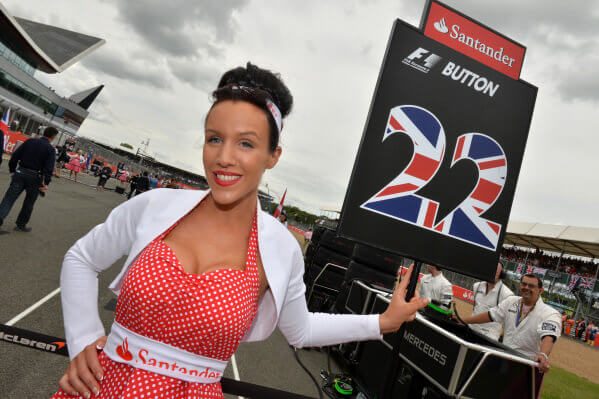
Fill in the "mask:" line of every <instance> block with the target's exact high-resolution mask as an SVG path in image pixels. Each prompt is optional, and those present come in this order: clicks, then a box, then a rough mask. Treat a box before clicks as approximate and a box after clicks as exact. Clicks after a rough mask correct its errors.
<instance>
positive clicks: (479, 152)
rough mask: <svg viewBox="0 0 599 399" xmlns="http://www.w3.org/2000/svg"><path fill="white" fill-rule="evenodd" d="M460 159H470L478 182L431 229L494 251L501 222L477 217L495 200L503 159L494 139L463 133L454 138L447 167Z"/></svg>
mask: <svg viewBox="0 0 599 399" xmlns="http://www.w3.org/2000/svg"><path fill="white" fill-rule="evenodd" d="M463 159H469V160H471V161H472V162H474V163H475V164H476V166H477V168H478V181H477V183H476V186H475V187H474V189H473V190H472V192H471V193H470V194H469V195H468V197H466V199H465V200H464V201H463V202H462V203H461V204H460V205H459V206H458V207H457V208H456V209H454V210H453V211H452V212H450V213H449V214H448V215H447V216H446V217H445V218H444V219H443V220H442V221H441V222H439V224H437V225H436V226H435V230H437V231H439V232H442V233H444V234H447V235H449V236H452V237H455V238H458V239H460V240H462V241H466V242H469V243H472V244H475V245H478V246H481V247H483V248H487V249H491V250H493V251H494V250H495V249H496V248H497V242H498V241H499V234H500V232H501V225H500V224H498V223H495V222H492V221H490V220H487V219H484V218H483V217H481V214H483V213H484V212H486V211H487V210H488V209H489V208H490V207H491V206H492V205H493V204H494V203H495V201H496V200H497V198H498V197H499V195H500V194H501V191H502V190H503V186H504V184H505V178H506V175H507V160H506V157H505V154H504V152H503V149H502V148H501V146H500V145H499V143H497V142H496V141H495V140H493V139H492V138H491V137H489V136H487V135H484V134H482V133H466V134H463V135H461V136H460V137H459V138H458V141H457V145H456V148H455V151H454V154H453V161H452V163H451V166H453V165H455V164H456V162H459V161H461V160H463Z"/></svg>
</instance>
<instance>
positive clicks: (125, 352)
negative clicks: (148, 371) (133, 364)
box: [116, 338, 133, 362]
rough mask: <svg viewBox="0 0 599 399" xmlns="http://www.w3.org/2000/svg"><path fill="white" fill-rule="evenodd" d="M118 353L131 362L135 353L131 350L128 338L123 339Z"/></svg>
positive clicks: (117, 349)
mask: <svg viewBox="0 0 599 399" xmlns="http://www.w3.org/2000/svg"><path fill="white" fill-rule="evenodd" d="M116 354H117V355H119V357H120V358H121V359H123V360H124V361H126V362H130V361H131V360H133V355H132V354H131V352H129V343H128V342H127V338H125V339H124V340H123V343H122V344H120V345H119V346H117V348H116Z"/></svg>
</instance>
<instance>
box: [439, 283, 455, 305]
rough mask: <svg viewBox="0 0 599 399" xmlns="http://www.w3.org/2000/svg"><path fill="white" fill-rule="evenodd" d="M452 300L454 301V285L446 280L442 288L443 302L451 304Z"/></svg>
mask: <svg viewBox="0 0 599 399" xmlns="http://www.w3.org/2000/svg"><path fill="white" fill-rule="evenodd" d="M451 301H453V286H452V285H451V283H450V282H449V281H446V282H445V283H444V284H443V287H442V289H441V302H442V303H444V304H446V305H449V304H450V303H451Z"/></svg>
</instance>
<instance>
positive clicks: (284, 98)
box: [212, 62, 293, 152]
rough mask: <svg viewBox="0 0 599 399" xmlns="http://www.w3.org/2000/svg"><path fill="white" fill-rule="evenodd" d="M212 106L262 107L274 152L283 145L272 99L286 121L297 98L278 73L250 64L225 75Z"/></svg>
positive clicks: (221, 79) (219, 84)
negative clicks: (229, 103) (270, 104)
mask: <svg viewBox="0 0 599 399" xmlns="http://www.w3.org/2000/svg"><path fill="white" fill-rule="evenodd" d="M212 100H213V101H214V102H213V104H212V106H213V107H214V105H216V104H218V103H219V102H221V101H225V100H233V101H236V100H238V101H247V102H249V103H252V104H254V105H256V106H257V107H259V108H261V109H262V110H263V111H264V112H265V113H266V117H267V119H268V126H269V133H270V134H269V137H270V139H269V149H270V152H273V151H274V150H275V149H276V148H277V146H278V145H279V135H280V134H279V130H278V128H277V124H276V123H275V120H274V118H273V116H272V114H271V113H270V111H269V110H268V108H267V106H266V100H271V101H272V102H273V103H275V105H276V106H277V107H278V108H279V111H281V116H282V117H283V118H284V117H286V116H287V115H289V113H290V112H291V107H292V106H293V96H292V95H291V92H290V91H289V89H288V88H287V86H285V83H283V81H282V80H281V76H280V75H279V74H278V73H274V72H271V71H269V70H268V69H262V68H259V67H257V66H256V65H254V64H252V63H250V62H248V63H247V65H246V66H245V68H244V67H237V68H234V69H231V70H230V71H227V72H225V73H224V75H223V76H222V77H221V78H220V82H218V87H217V89H216V90H214V91H213V92H212Z"/></svg>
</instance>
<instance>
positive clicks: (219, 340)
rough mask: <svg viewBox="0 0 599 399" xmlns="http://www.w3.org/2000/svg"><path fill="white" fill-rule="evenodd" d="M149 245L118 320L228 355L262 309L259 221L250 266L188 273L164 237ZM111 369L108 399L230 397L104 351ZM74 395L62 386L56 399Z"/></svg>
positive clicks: (204, 351) (191, 347) (215, 387)
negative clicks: (116, 357) (126, 361)
mask: <svg viewBox="0 0 599 399" xmlns="http://www.w3.org/2000/svg"><path fill="white" fill-rule="evenodd" d="M175 226H176V224H175V225H174V226H172V227H171V228H170V229H169V230H168V231H166V232H165V233H163V234H162V235H161V236H159V237H158V238H156V239H155V240H154V241H153V242H152V243H151V244H150V245H148V246H147V247H146V248H145V250H144V251H143V252H142V253H141V255H140V256H139V257H138V258H137V260H136V262H135V263H134V264H133V265H132V266H131V268H130V270H129V272H128V274H127V277H126V278H125V281H124V283H123V287H122V289H121V292H120V295H119V297H118V303H117V308H116V314H115V319H116V321H117V322H119V323H120V324H121V325H123V326H124V327H126V328H128V329H129V330H132V331H133V332H136V333H138V334H141V335H144V336H146V337H148V338H151V339H154V340H157V341H160V342H163V343H166V344H168V345H172V346H174V347H177V348H180V349H183V350H186V351H188V352H192V353H195V354H198V355H202V356H206V357H211V358H214V359H219V360H225V361H226V360H228V359H229V358H230V357H231V356H232V355H233V354H234V353H235V351H236V350H237V347H238V345H239V342H240V341H241V339H242V338H243V336H244V335H245V333H246V331H248V330H249V328H250V327H251V325H252V322H253V320H254V317H255V315H256V313H257V311H258V295H259V292H258V291H259V286H260V282H259V278H258V267H257V265H256V255H257V250H258V248H257V246H258V244H257V227H256V218H255V217H254V221H253V222H252V230H251V234H250V239H249V243H248V251H247V257H246V265H245V270H237V269H219V270H214V271H211V272H207V273H203V274H199V275H198V274H190V273H187V272H185V270H184V269H183V266H182V265H181V264H180V262H179V260H178V259H177V256H176V255H175V253H174V251H173V250H172V249H171V248H170V247H169V246H168V245H167V244H166V243H165V242H164V241H163V238H164V237H165V236H166V235H167V234H168V233H169V232H170V231H171V230H172V229H173V228H174V227H175ZM99 358H100V364H101V365H102V368H103V370H104V379H103V380H102V382H101V388H100V393H99V395H97V396H92V397H94V398H102V399H115V398H119V399H124V398H127V399H150V398H151V399H183V398H185V399H222V398H224V396H223V392H222V388H221V385H220V383H216V384H200V383H194V382H187V381H182V380H178V379H175V378H172V377H167V376H163V375H160V374H156V373H152V372H150V371H145V370H141V369H137V368H134V367H132V366H129V365H128V364H124V363H118V362H114V361H112V360H111V359H110V358H108V356H106V355H105V354H104V352H100V354H99ZM61 398H73V396H70V395H68V394H67V393H65V392H64V391H62V390H59V391H58V392H57V393H56V394H54V396H52V399H61Z"/></svg>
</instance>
